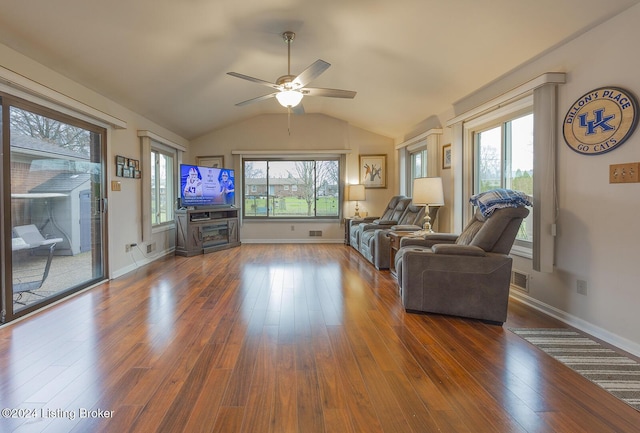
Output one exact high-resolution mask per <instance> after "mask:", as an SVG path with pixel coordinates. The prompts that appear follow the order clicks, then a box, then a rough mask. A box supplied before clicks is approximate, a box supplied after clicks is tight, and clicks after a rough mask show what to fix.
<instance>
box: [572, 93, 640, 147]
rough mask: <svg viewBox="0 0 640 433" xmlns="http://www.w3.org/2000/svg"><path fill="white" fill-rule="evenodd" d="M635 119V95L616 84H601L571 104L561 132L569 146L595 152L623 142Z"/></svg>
mask: <svg viewBox="0 0 640 433" xmlns="http://www.w3.org/2000/svg"><path fill="white" fill-rule="evenodd" d="M637 122H638V103H637V101H636V98H635V96H633V95H632V94H631V93H630V92H628V91H626V90H624V89H620V88H617V87H601V88H598V89H595V90H592V91H591V92H589V93H586V94H584V95H582V96H581V97H580V98H579V99H578V100H577V101H576V102H575V103H574V104H573V105H572V106H571V108H570V109H569V111H568V112H567V115H566V116H565V118H564V122H563V130H562V132H563V135H564V139H565V141H566V142H567V144H568V145H569V147H571V149H573V150H575V151H576V152H578V153H582V154H584V155H597V154H600V153H604V152H609V151H611V150H613V149H615V148H617V147H618V146H620V145H621V144H622V143H624V142H625V141H626V140H627V139H628V138H629V137H630V136H631V134H632V133H633V131H634V129H635V127H636V124H637Z"/></svg>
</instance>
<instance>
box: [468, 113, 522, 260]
mask: <svg viewBox="0 0 640 433" xmlns="http://www.w3.org/2000/svg"><path fill="white" fill-rule="evenodd" d="M474 151H475V161H476V162H475V170H474V174H475V179H474V192H475V193H479V192H484V191H489V190H491V189H495V188H508V189H514V190H517V191H522V192H524V193H526V194H529V195H530V196H533V113H531V112H528V113H525V114H523V113H518V114H517V115H515V116H513V117H510V118H507V119H503V120H501V121H497V122H494V123H492V124H490V125H488V126H485V127H483V128H482V129H477V130H476V131H475V132H474ZM532 240H533V212H530V213H529V216H528V217H527V218H526V219H525V220H524V221H523V223H522V225H521V226H520V231H519V232H518V235H517V237H516V245H521V246H525V247H529V248H530V247H531V243H532Z"/></svg>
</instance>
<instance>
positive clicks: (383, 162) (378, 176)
mask: <svg viewBox="0 0 640 433" xmlns="http://www.w3.org/2000/svg"><path fill="white" fill-rule="evenodd" d="M360 183H361V184H363V185H364V187H365V188H386V187H387V155H360Z"/></svg>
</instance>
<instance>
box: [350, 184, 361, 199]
mask: <svg viewBox="0 0 640 433" xmlns="http://www.w3.org/2000/svg"><path fill="white" fill-rule="evenodd" d="M347 194H348V200H350V201H363V200H364V199H365V195H364V185H349V186H348V187H347Z"/></svg>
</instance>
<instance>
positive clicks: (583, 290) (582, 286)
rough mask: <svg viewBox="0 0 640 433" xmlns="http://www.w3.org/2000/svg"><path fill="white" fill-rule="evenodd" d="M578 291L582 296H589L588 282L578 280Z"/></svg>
mask: <svg viewBox="0 0 640 433" xmlns="http://www.w3.org/2000/svg"><path fill="white" fill-rule="evenodd" d="M576 291H577V292H578V293H579V294H580V295H585V296H586V295H587V282H586V281H585V280H578V282H577V284H576Z"/></svg>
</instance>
